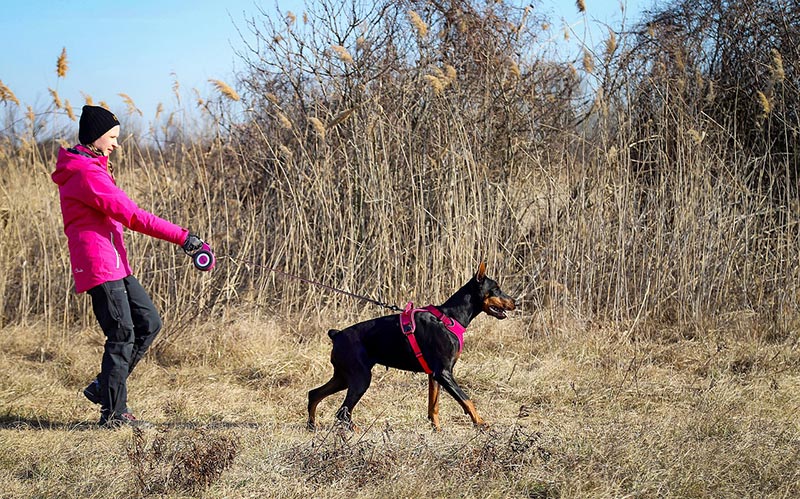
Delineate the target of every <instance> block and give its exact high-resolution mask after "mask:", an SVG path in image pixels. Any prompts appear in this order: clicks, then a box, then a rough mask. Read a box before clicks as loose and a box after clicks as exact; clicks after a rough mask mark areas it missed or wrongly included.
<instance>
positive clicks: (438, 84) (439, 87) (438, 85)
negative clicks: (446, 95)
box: [424, 75, 445, 95]
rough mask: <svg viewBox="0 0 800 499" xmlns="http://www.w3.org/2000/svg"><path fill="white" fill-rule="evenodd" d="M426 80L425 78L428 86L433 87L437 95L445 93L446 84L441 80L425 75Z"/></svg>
mask: <svg viewBox="0 0 800 499" xmlns="http://www.w3.org/2000/svg"><path fill="white" fill-rule="evenodd" d="M424 78H425V81H427V82H428V85H430V86H431V88H432V89H433V92H434V93H435V94H436V95H440V94H441V93H442V92H443V91H444V87H445V85H444V83H443V82H442V80H440V79H439V78H437V77H436V76H434V75H425V76H424Z"/></svg>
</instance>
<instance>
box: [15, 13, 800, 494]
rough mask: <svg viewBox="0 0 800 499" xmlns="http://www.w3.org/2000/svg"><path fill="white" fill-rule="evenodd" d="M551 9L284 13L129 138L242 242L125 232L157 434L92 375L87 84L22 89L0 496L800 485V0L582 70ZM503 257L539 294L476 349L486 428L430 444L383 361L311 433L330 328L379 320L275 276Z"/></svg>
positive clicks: (201, 211) (463, 273)
mask: <svg viewBox="0 0 800 499" xmlns="http://www.w3.org/2000/svg"><path fill="white" fill-rule="evenodd" d="M576 7H577V8H579V9H580V10H581V11H583V12H585V14H584V15H587V16H588V15H590V14H591V11H592V5H591V2H586V3H584V2H578V3H577V4H576ZM537 12H538V10H537V9H536V8H533V9H531V8H525V9H517V8H515V7H512V6H509V5H508V4H506V3H503V2H489V3H484V2H469V1H463V0H462V1H453V2H437V1H427V2H426V1H406V2H386V3H377V4H373V3H369V2H357V1H356V2H349V3H345V5H344V6H342V5H339V4H337V3H335V2H328V1H327V0H322V1H319V2H316V3H315V4H314V5H313V6H310V7H309V8H308V10H307V11H306V12H304V13H302V15H295V14H291V13H290V14H287V13H283V14H282V15H279V16H276V15H274V14H272V13H268V12H261V13H259V14H258V15H257V16H255V17H253V18H252V19H250V20H249V21H247V22H246V23H245V26H243V32H244V33H245V38H246V39H247V40H249V41H250V44H249V45H248V47H247V49H246V51H245V52H244V53H243V54H242V56H243V58H244V60H246V61H248V63H249V65H250V67H249V69H250V70H249V71H248V72H247V73H246V75H245V77H244V78H243V80H242V81H240V82H239V85H238V86H237V89H236V90H234V89H233V88H232V87H230V86H229V85H228V84H227V83H225V82H223V81H221V80H213V81H212V83H213V84H214V85H215V87H216V88H217V89H218V90H219V92H220V95H219V96H218V97H211V98H201V97H200V96H199V94H198V95H197V98H196V99H195V101H194V102H192V103H191V104H197V105H198V106H199V107H200V109H201V110H202V116H203V118H202V119H203V120H204V121H203V122H204V123H205V124H206V125H205V126H204V127H203V128H202V129H200V130H199V131H197V132H195V133H191V134H190V133H187V132H186V129H187V126H186V125H187V123H186V121H185V117H183V118H182V115H181V114H180V113H172V114H166V115H163V116H161V115H160V116H159V117H158V118H157V119H155V120H154V122H153V124H152V126H151V127H150V134H149V135H150V137H151V140H149V141H145V140H142V138H141V137H140V136H136V135H131V136H127V137H126V138H125V139H124V142H123V149H122V151H121V154H119V155H118V156H117V157H115V158H112V159H113V160H114V162H115V173H116V175H117V178H118V182H119V183H120V184H121V185H122V187H123V188H124V189H125V190H126V191H127V192H128V193H129V194H130V195H131V197H132V198H133V199H135V200H136V201H137V202H139V204H140V205H141V206H143V207H145V208H146V209H148V210H150V211H152V212H155V213H157V214H160V215H163V216H165V217H166V218H168V219H170V220H173V221H175V222H178V223H182V224H189V225H190V226H191V228H192V229H193V230H195V231H197V232H198V233H200V234H201V235H203V236H204V237H206V238H207V239H208V240H209V241H210V242H211V243H212V245H213V246H214V248H215V250H216V251H217V253H218V257H219V263H218V266H217V268H216V269H215V270H214V272H212V273H211V274H201V273H199V272H196V271H195V270H193V268H192V267H191V264H190V262H189V260H188V258H187V257H186V256H185V255H183V254H182V252H180V251H179V250H177V249H173V248H167V247H166V243H163V242H160V241H155V240H152V239H149V238H147V237H144V236H141V235H139V234H133V233H131V234H129V235H128V237H127V243H128V246H129V253H130V254H131V255H133V262H132V263H133V265H134V267H135V272H136V275H137V276H138V277H139V278H140V280H141V281H142V282H143V283H144V285H145V287H146V288H147V289H148V290H150V292H151V294H152V295H153V298H154V300H155V301H156V304H157V305H158V306H159V308H160V309H161V310H162V312H163V315H164V320H165V324H166V328H165V330H164V331H163V333H162V335H161V337H160V338H159V340H158V341H157V343H156V344H155V345H154V347H153V349H152V352H151V354H150V355H149V357H148V358H147V359H146V360H145V361H144V362H143V363H142V364H141V365H140V366H139V367H138V368H137V371H136V372H135V373H134V375H133V377H132V378H131V385H130V387H131V388H130V389H131V402H132V404H133V408H134V409H135V410H136V412H137V413H138V414H139V415H140V416H141V417H143V418H145V419H148V420H151V421H153V422H155V423H156V428H155V429H152V430H146V431H144V432H131V431H128V430H122V431H116V432H112V431H102V430H98V429H95V428H94V427H93V425H92V424H91V423H92V422H93V421H94V420H95V419H96V417H97V415H96V409H95V408H94V407H91V406H90V404H89V403H88V402H86V401H85V400H83V399H82V398H81V397H80V396H79V395H78V393H79V391H80V389H81V388H82V387H83V386H84V385H85V384H86V383H87V382H88V380H90V379H91V378H92V377H93V376H94V374H95V373H96V369H97V365H98V363H99V359H100V352H101V350H102V341H103V338H102V334H101V333H100V332H99V330H98V328H97V327H96V325H95V324H94V319H93V317H92V315H91V311H90V305H89V301H88V297H86V296H76V295H74V293H73V292H72V282H71V277H70V273H69V268H68V255H67V252H66V244H65V240H64V236H63V233H62V228H61V219H60V212H59V206H58V197H57V192H56V189H55V186H54V185H53V184H52V183H51V182H50V180H49V172H50V171H51V169H52V165H53V163H54V154H55V152H56V149H57V145H58V144H59V143H62V142H63V143H70V142H72V141H74V140H75V136H76V135H77V130H76V126H75V124H74V123H73V122H72V121H71V117H70V115H69V112H68V110H67V109H64V106H65V105H66V106H67V108H68V107H69V104H68V101H67V100H63V101H62V100H61V97H62V96H59V95H58V93H57V88H56V89H54V90H53V98H54V104H53V108H52V109H50V110H47V112H44V113H39V114H37V113H35V112H34V111H33V110H30V109H26V108H25V105H24V103H23V104H20V103H19V101H18V100H17V98H16V96H15V95H14V93H13V91H12V90H13V89H9V88H7V87H6V86H5V85H3V84H2V83H0V106H4V109H6V110H7V111H8V113H7V116H9V118H8V124H7V125H6V127H5V128H4V131H3V133H2V134H0V168H2V171H3V175H2V177H0V238H2V239H1V240H0V485H2V486H1V487H0V497H108V496H119V497H140V496H167V497H185V496H202V497H306V496H310V495H312V494H313V495H316V496H320V497H375V496H387V497H412V498H413V497H530V498H545V497H550V498H553V497H795V496H798V495H800V467H798V462H800V426H799V425H798V423H797V421H798V419H799V418H798V409H799V408H800V336H799V335H798V324H800V321H799V320H798V313H797V300H798V288H797V285H796V283H797V282H798V277H800V276H798V265H797V262H798V257H799V256H800V255H799V254H798V253H800V250H799V249H798V248H800V246H799V245H798V242H800V241H799V239H800V232H799V230H800V218H799V216H798V213H800V205H799V203H798V195H799V194H800V193H799V192H798V183H797V182H798V176H797V173H798V167H800V157H798V149H797V145H798V130H800V120H798V116H797V105H798V100H800V99H798V97H800V89H798V87H797V81H798V76H797V66H796V64H797V60H798V55H799V54H798V53H797V50H798V48H797V47H798V46H800V43H798V42H797V41H798V33H797V26H800V19H798V17H800V10H798V8H797V6H796V5H794V4H791V3H787V2H782V1H778V2H767V1H755V0H748V1H746V2H716V1H705V0H683V1H676V2H672V3H671V4H670V5H668V6H667V7H665V8H662V9H660V10H658V11H654V12H649V13H647V14H646V15H645V16H644V19H643V21H642V23H641V24H639V25H636V26H632V27H629V26H620V27H617V28H615V29H613V30H610V31H608V33H609V39H608V40H604V41H602V43H600V44H598V46H597V47H591V46H585V47H581V48H580V49H579V50H578V51H577V54H578V55H577V56H576V58H575V59H574V60H570V61H564V60H562V59H561V58H559V57H558V54H559V51H557V50H556V47H555V46H554V45H553V42H551V41H550V40H552V39H554V38H560V37H561V34H560V33H558V34H557V33H552V32H551V30H554V29H553V28H551V27H550V22H549V20H548V19H545V18H543V17H541V16H540V15H539V14H537ZM298 14H299V13H298ZM587 20H588V19H587ZM556 31H557V30H556ZM61 54H62V55H61V57H59V59H58V75H59V77H66V78H68V77H69V74H68V61H67V58H66V51H62V53H61ZM577 68H581V69H577ZM62 69H63V71H62ZM178 88H179V85H178V84H177V82H176V85H175V88H174V90H175V93H176V95H178ZM234 96H235V97H236V98H237V99H234ZM73 101H76V99H73ZM56 102H58V104H57V105H56ZM184 104H186V101H184ZM191 104H189V105H191ZM240 105H241V107H239V106H240ZM129 108H132V109H130V110H129V113H131V114H138V112H137V111H138V110H136V108H135V104H134V103H133V102H130V103H129ZM53 113H56V114H53ZM54 116H56V117H60V118H54ZM57 119H61V121H62V123H61V125H59V126H56V125H54V122H56V121H57ZM129 119H131V118H129ZM47 120H50V121H49V122H47ZM64 123H66V125H64ZM130 128H134V127H126V129H130ZM479 259H486V260H487V261H488V263H489V273H490V275H491V276H493V277H495V278H496V279H498V280H499V281H500V283H501V284H502V286H503V288H504V289H505V290H506V291H508V292H510V293H511V294H512V295H514V296H515V297H518V304H519V308H520V311H519V312H517V313H516V315H515V317H514V318H512V319H509V320H506V321H503V322H496V321H493V320H492V319H490V318H487V317H481V318H480V319H478V320H477V321H476V322H475V323H474V324H473V326H472V327H470V329H469V330H468V332H467V336H466V349H465V352H464V355H463V357H462V359H461V361H460V362H459V365H458V368H457V371H456V376H457V378H458V379H459V380H460V382H461V383H462V386H463V387H464V388H465V389H466V391H467V392H468V393H470V394H471V395H472V396H473V397H474V399H475V402H476V406H477V408H478V411H479V412H480V413H481V414H482V415H483V416H484V417H485V418H486V419H487V420H489V421H490V422H491V423H493V424H492V426H491V427H490V429H489V430H487V431H477V430H475V429H473V428H472V427H471V425H470V424H469V420H468V418H467V417H466V416H465V415H463V414H460V411H459V410H458V406H457V405H456V404H455V403H454V402H453V401H452V400H450V399H445V400H444V401H443V407H442V422H443V431H442V432H441V433H432V432H431V431H430V429H429V428H428V426H427V423H426V420H425V411H424V404H425V395H426V394H425V379H424V378H423V377H422V376H420V375H412V374H409V373H403V372H396V371H386V370H383V369H379V368H376V369H375V373H374V374H375V376H374V381H373V387H372V388H371V389H370V391H368V392H367V395H366V396H365V398H364V400H363V402H362V403H361V404H359V406H358V410H357V412H356V414H355V419H356V422H357V423H360V426H361V428H362V431H361V432H359V433H355V434H353V433H348V432H344V431H342V430H341V429H340V428H338V427H336V426H335V425H333V413H334V411H335V409H336V408H337V403H338V400H335V399H336V398H335V397H332V398H331V399H329V400H327V401H325V402H324V403H323V404H322V406H321V407H320V422H321V423H323V425H324V424H328V425H329V426H327V427H326V428H325V429H323V430H321V431H319V432H317V433H316V434H310V433H308V432H307V431H306V430H305V429H304V422H305V404H306V392H307V390H308V389H309V388H311V387H313V386H317V385H318V384H319V383H320V382H322V381H324V380H325V379H326V378H327V375H328V373H329V365H328V353H329V350H328V349H329V341H328V339H327V336H326V335H325V333H324V332H325V331H326V330H327V329H328V328H329V327H337V326H343V325H346V324H348V323H350V322H352V321H355V320H358V319H361V318H366V317H373V316H375V315H377V314H380V313H383V311H381V310H379V309H376V308H375V307H374V306H371V305H368V306H365V305H364V304H363V303H360V302H358V301H357V300H353V299H351V298H347V297H344V296H341V295H338V294H336V293H333V292H330V291H328V290H326V289H324V288H319V287H315V286H310V285H308V284H307V283H305V282H302V281H299V280H294V279H289V278H285V277H283V276H282V275H280V274H276V273H274V272H270V271H269V270H268V269H267V268H266V267H271V268H277V269H281V270H283V271H286V272H290V273H292V274H296V275H299V276H303V277H305V278H309V279H313V280H315V281H318V282H320V283H324V284H326V285H330V286H335V287H337V288H340V289H344V290H347V291H349V292H354V293H358V294H363V295H367V296H369V297H372V298H376V299H380V300H383V301H386V302H388V303H392V304H398V305H402V304H403V303H405V301H407V300H413V301H414V302H415V303H418V304H423V303H426V302H434V303H435V302H440V301H442V300H444V299H445V298H446V297H447V296H448V294H449V293H450V292H452V291H453V290H455V289H456V288H457V287H458V286H459V285H460V284H462V283H463V281H465V280H466V279H467V278H468V277H469V274H470V273H471V272H473V271H474V267H475V264H476V262H477V261H478V260H479Z"/></svg>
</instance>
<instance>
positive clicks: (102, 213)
mask: <svg viewBox="0 0 800 499" xmlns="http://www.w3.org/2000/svg"><path fill="white" fill-rule="evenodd" d="M119 133H120V125H119V121H118V120H117V117H116V116H114V114H112V113H111V112H110V111H108V110H106V109H104V108H102V107H97V106H84V107H83V111H82V114H81V118H80V123H79V132H78V138H79V140H80V144H79V145H76V146H75V147H72V148H69V149H64V148H62V149H61V150H59V152H58V160H57V162H56V169H55V171H54V172H53V174H52V178H53V181H54V182H55V183H56V184H58V192H59V196H60V199H61V214H62V216H63V219H64V233H65V234H66V235H67V241H68V244H69V255H70V263H71V266H72V275H73V276H74V278H75V291H76V292H77V293H83V292H84V291H88V292H89V295H90V296H91V297H92V309H93V310H94V314H95V317H97V321H98V322H99V323H100V327H101V328H102V329H103V333H105V336H106V343H105V348H104V352H103V359H102V363H101V368H100V374H99V375H98V376H97V379H95V380H94V381H92V383H90V384H89V386H87V387H86V389H84V391H83V393H84V395H85V396H86V398H88V399H89V400H90V401H92V402H94V403H96V404H100V424H101V425H103V426H120V425H134V426H137V425H138V426H141V425H145V424H146V423H143V422H142V421H140V420H137V419H136V418H135V417H134V416H133V415H132V414H131V411H130V410H129V409H128V405H127V402H128V390H127V379H128V375H129V374H130V373H131V371H132V370H133V368H134V367H135V366H136V363H137V362H139V360H141V358H142V357H143V356H144V354H145V352H147V349H148V347H149V346H150V344H151V343H152V342H153V340H154V339H155V337H156V334H158V332H159V330H160V329H161V317H160V316H159V314H158V311H157V310H156V308H155V306H154V305H153V302H152V300H151V299H150V297H149V296H148V294H147V292H146V291H145V290H144V289H143V288H142V286H141V284H139V281H137V280H136V277H134V276H133V275H132V273H131V268H130V265H129V264H128V254H127V252H126V250H125V244H124V242H123V237H122V236H123V227H127V228H129V229H131V230H135V231H137V232H141V233H144V234H147V235H149V236H152V237H156V238H159V239H163V240H165V241H169V242H171V243H173V244H177V245H178V246H181V247H182V248H183V249H184V250H186V251H187V252H193V251H197V250H198V249H200V247H201V246H202V245H203V241H202V240H201V239H200V238H199V237H197V236H196V235H194V234H190V233H189V231H188V230H187V229H184V228H182V227H179V226H177V225H175V224H173V223H170V222H168V221H166V220H164V219H162V218H159V217H157V216H155V215H153V214H151V213H148V212H147V211H145V210H143V209H141V208H139V207H138V206H137V205H136V203H134V202H133V201H131V200H130V198H128V196H127V195H126V194H125V193H124V192H123V191H122V190H121V189H120V188H119V187H117V185H116V182H115V180H114V176H113V174H112V169H111V167H110V164H109V162H108V156H109V155H110V154H111V153H112V152H114V150H115V149H116V148H117V147H119V144H118V143H117V138H118V137H119Z"/></svg>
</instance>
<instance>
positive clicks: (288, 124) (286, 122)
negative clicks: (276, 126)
mask: <svg viewBox="0 0 800 499" xmlns="http://www.w3.org/2000/svg"><path fill="white" fill-rule="evenodd" d="M278 122H279V123H280V125H281V127H282V128H285V129H287V130H291V129H292V121H291V120H290V119H289V118H288V117H287V116H286V115H285V114H283V113H282V112H280V111H278Z"/></svg>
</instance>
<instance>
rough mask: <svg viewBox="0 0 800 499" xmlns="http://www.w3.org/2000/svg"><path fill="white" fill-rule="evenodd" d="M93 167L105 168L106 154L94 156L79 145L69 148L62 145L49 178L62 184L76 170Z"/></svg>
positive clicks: (106, 165) (106, 162) (106, 164)
mask: <svg viewBox="0 0 800 499" xmlns="http://www.w3.org/2000/svg"><path fill="white" fill-rule="evenodd" d="M93 167H94V168H102V169H103V170H106V168H107V167H108V158H107V157H106V156H95V155H94V154H92V152H91V151H89V150H88V149H87V148H85V147H83V146H81V145H77V146H75V147H70V148H69V149H64V148H63V147H62V148H60V149H59V150H58V158H57V159H56V169H55V171H53V173H52V175H50V178H52V179H53V182H55V183H56V184H58V185H64V184H66V183H67V181H68V180H69V179H70V178H71V177H72V175H73V174H74V173H75V172H76V171H79V170H85V169H87V168H93Z"/></svg>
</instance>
